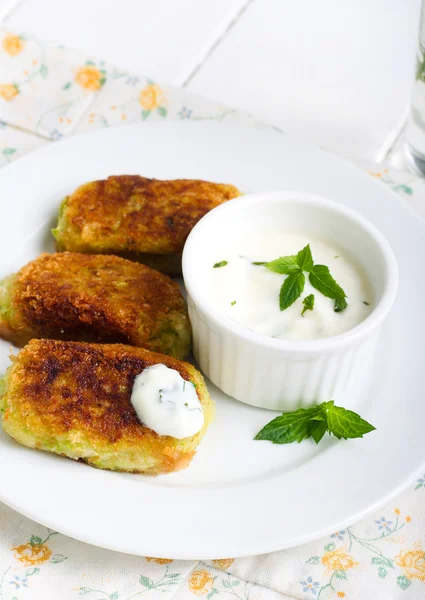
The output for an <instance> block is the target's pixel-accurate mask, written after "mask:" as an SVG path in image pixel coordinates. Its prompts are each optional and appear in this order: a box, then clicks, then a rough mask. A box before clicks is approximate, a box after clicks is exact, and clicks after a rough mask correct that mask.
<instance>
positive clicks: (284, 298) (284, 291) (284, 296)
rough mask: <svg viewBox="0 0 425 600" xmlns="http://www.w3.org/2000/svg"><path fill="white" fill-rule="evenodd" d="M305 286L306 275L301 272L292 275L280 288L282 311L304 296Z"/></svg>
mask: <svg viewBox="0 0 425 600" xmlns="http://www.w3.org/2000/svg"><path fill="white" fill-rule="evenodd" d="M304 285H305V276H304V273H302V272H301V271H299V272H298V273H292V275H288V277H287V278H286V279H285V281H284V282H283V285H282V287H281V288H280V294H279V305H280V310H286V309H287V308H288V307H289V306H291V304H293V303H294V302H295V300H296V299H297V298H299V297H300V296H301V294H302V291H303V289H304Z"/></svg>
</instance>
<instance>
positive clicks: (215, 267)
mask: <svg viewBox="0 0 425 600" xmlns="http://www.w3.org/2000/svg"><path fill="white" fill-rule="evenodd" d="M228 264H229V263H228V262H227V260H222V261H220V262H216V263H215V265H213V269H219V268H220V267H225V266H226V265H228Z"/></svg>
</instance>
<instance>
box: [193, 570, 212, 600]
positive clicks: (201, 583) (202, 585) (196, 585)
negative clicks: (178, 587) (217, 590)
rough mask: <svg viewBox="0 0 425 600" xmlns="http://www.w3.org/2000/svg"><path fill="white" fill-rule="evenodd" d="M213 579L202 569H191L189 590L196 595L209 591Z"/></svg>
mask: <svg viewBox="0 0 425 600" xmlns="http://www.w3.org/2000/svg"><path fill="white" fill-rule="evenodd" d="M213 583H214V579H213V578H212V576H211V575H210V574H209V573H208V571H205V570H204V569H201V570H199V571H193V573H192V575H191V576H190V577H189V590H190V591H191V592H192V593H193V594H196V595H197V596H203V595H204V594H208V593H209V592H210V591H211V588H212V586H213Z"/></svg>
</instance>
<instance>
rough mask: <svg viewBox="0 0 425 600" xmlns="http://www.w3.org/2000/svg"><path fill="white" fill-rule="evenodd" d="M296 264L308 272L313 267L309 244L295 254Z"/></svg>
mask: <svg viewBox="0 0 425 600" xmlns="http://www.w3.org/2000/svg"><path fill="white" fill-rule="evenodd" d="M297 264H298V265H299V267H300V269H301V270H302V271H307V272H308V273H309V272H310V271H311V270H312V269H313V264H314V263H313V257H312V255H311V250H310V244H307V246H306V247H305V248H303V249H302V250H300V251H299V252H298V254H297Z"/></svg>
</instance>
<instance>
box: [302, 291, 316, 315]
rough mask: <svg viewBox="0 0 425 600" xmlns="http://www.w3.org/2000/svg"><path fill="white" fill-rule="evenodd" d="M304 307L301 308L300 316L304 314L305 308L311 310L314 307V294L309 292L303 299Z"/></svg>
mask: <svg viewBox="0 0 425 600" xmlns="http://www.w3.org/2000/svg"><path fill="white" fill-rule="evenodd" d="M303 304H304V308H303V309H302V312H301V316H302V317H303V316H304V313H305V311H306V310H313V308H314V294H309V295H308V296H306V297H305V298H304V300H303Z"/></svg>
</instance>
